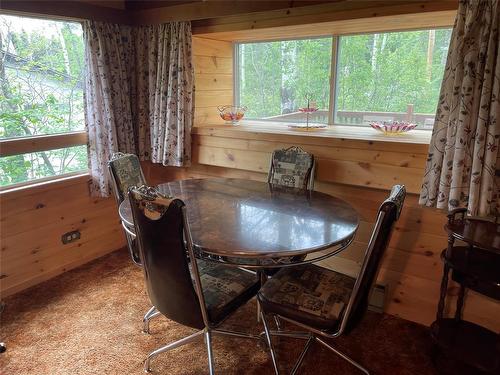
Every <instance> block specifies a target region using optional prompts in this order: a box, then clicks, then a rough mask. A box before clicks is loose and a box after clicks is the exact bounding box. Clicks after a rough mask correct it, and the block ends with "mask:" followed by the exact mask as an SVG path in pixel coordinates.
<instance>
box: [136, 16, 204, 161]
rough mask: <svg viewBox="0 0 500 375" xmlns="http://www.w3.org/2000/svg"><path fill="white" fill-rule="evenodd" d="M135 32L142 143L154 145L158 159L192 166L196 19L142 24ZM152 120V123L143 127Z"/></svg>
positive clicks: (153, 155)
mask: <svg viewBox="0 0 500 375" xmlns="http://www.w3.org/2000/svg"><path fill="white" fill-rule="evenodd" d="M134 36H135V50H136V52H137V60H136V67H137V69H138V71H137V74H136V78H137V89H136V92H137V99H138V108H139V111H138V120H137V123H138V124H139V127H140V131H139V134H140V138H139V142H140V144H139V148H140V149H141V150H150V155H148V158H150V159H151V161H152V162H153V163H161V164H163V165H169V166H176V167H182V166H189V165H190V163H191V128H192V125H193V119H194V68H193V65H192V51H191V38H192V36H191V25H190V23H187V22H172V23H168V24H162V25H153V26H144V27H139V28H136V29H135V30H134ZM146 123H148V124H149V126H148V127H147V129H142V126H143V124H146ZM148 132H149V134H148ZM144 156H146V155H144Z"/></svg>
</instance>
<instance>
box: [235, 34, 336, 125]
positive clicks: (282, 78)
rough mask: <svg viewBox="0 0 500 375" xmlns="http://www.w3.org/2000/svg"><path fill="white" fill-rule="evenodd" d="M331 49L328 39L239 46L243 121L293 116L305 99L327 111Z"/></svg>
mask: <svg viewBox="0 0 500 375" xmlns="http://www.w3.org/2000/svg"><path fill="white" fill-rule="evenodd" d="M331 47H332V38H319V39H309V40H291V41H282V42H268V43H249V44H242V45H241V47H240V51H239V62H240V66H239V76H240V82H239V85H240V91H239V93H240V103H242V104H243V105H246V106H248V114H247V117H250V118H262V117H269V116H277V115H281V114H283V113H290V112H296V111H297V108H299V107H305V106H307V100H306V96H308V95H309V96H311V97H313V98H314V101H315V102H316V104H317V106H318V107H319V108H324V109H326V108H328V102H329V100H330V86H329V81H328V77H329V75H330V64H331Z"/></svg>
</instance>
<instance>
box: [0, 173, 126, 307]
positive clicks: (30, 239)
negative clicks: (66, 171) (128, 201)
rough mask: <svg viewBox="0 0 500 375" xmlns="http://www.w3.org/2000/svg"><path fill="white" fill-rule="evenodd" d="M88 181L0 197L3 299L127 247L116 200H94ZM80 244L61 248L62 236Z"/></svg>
mask: <svg viewBox="0 0 500 375" xmlns="http://www.w3.org/2000/svg"><path fill="white" fill-rule="evenodd" d="M88 179H89V177H88V175H84V176H82V177H73V178H68V179H66V180H62V181H57V182H50V183H46V184H40V185H39V186H35V187H30V188H24V189H18V190H14V191H11V192H2V193H0V206H1V215H0V235H1V237H0V250H1V253H0V275H1V276H0V293H1V297H5V296H7V295H9V294H12V293H15V292H18V291H20V290H23V289H25V288H27V287H29V286H32V285H35V284H38V283H40V282H41V281H44V280H47V279H49V278H51V277H54V276H56V275H58V274H60V273H62V272H65V271H67V270H69V269H71V268H74V267H76V266H79V265H81V264H84V263H86V262H88V261H90V260H92V259H95V258H97V257H99V256H101V255H104V254H106V253H108V252H111V251H113V250H116V249H119V248H121V247H123V246H125V238H124V236H123V233H122V232H123V231H122V229H121V226H120V224H119V220H118V215H117V209H116V203H115V200H114V199H113V198H108V199H98V198H91V197H90V196H89V192H88V185H87V181H88ZM73 230H79V231H80V233H81V238H80V239H79V240H77V241H75V242H72V243H69V244H66V245H63V243H62V240H61V236H62V235H63V234H64V233H66V232H69V231H73Z"/></svg>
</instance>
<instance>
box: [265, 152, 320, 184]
mask: <svg viewBox="0 0 500 375" xmlns="http://www.w3.org/2000/svg"><path fill="white" fill-rule="evenodd" d="M314 166H315V162H314V155H312V154H310V153H308V152H306V151H304V150H303V149H301V148H300V147H297V146H292V147H289V148H286V149H282V150H275V151H274V152H273V155H272V156H271V166H270V168H269V174H268V178H267V182H269V183H271V184H274V185H281V186H287V187H294V188H301V189H308V190H312V189H313V188H314Z"/></svg>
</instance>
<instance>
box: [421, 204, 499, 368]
mask: <svg viewBox="0 0 500 375" xmlns="http://www.w3.org/2000/svg"><path fill="white" fill-rule="evenodd" d="M465 213H466V210H465V209H458V210H454V211H452V212H451V213H450V214H449V215H448V223H447V224H446V225H445V230H446V231H447V232H448V247H447V248H446V249H445V250H443V252H442V254H441V258H442V260H443V263H444V270H443V278H442V281H441V292H440V298H439V304H438V311H437V317H436V321H434V323H432V325H431V334H432V337H433V338H434V340H435V342H436V345H437V347H438V348H439V349H440V350H441V351H444V352H445V353H446V354H447V355H449V356H451V357H453V358H456V359H458V360H460V361H462V362H464V363H467V364H469V365H471V366H473V367H476V368H478V369H480V370H482V371H486V372H489V373H495V374H498V373H500V335H499V334H498V333H496V332H492V331H490V330H488V329H486V328H484V327H481V326H479V325H477V324H475V323H472V322H467V321H464V320H462V310H463V305H464V298H465V291H466V289H471V290H474V291H476V292H478V293H481V294H483V295H486V296H488V297H490V298H494V299H496V300H499V301H500V225H499V223H498V222H493V221H487V220H482V219H476V218H471V217H467V216H465ZM456 239H459V240H461V241H463V242H465V243H466V245H465V246H455V240H456ZM450 271H451V273H452V280H453V281H455V282H457V283H459V285H460V290H459V293H458V298H457V306H456V310H455V316H454V317H453V318H445V317H444V307H445V299H446V295H447V290H448V279H449V273H450Z"/></svg>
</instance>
